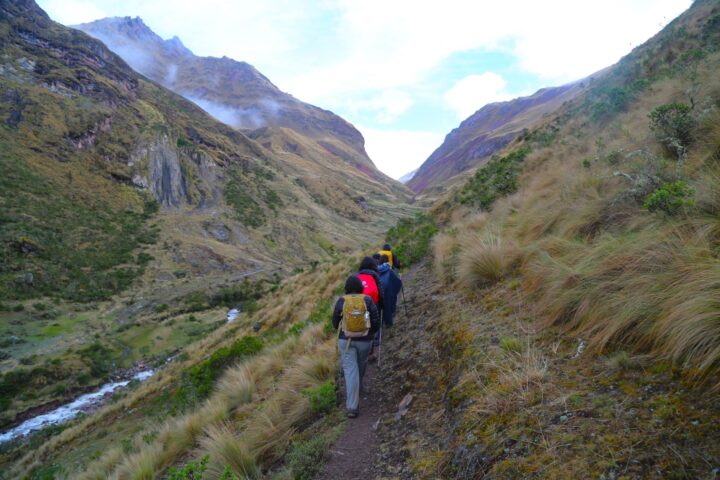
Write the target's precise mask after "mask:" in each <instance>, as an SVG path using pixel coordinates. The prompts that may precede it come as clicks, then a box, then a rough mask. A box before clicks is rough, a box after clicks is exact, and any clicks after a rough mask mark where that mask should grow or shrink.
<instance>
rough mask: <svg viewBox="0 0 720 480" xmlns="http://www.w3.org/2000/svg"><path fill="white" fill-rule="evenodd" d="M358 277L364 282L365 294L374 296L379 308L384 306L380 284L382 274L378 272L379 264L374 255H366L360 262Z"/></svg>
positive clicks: (373, 298)
mask: <svg viewBox="0 0 720 480" xmlns="http://www.w3.org/2000/svg"><path fill="white" fill-rule="evenodd" d="M357 275H358V277H359V278H360V280H361V281H362V282H363V287H364V288H365V290H364V292H363V293H365V295H368V296H369V297H370V298H372V300H373V302H374V303H375V305H377V307H378V309H380V310H382V308H383V292H382V287H381V285H380V275H379V274H378V264H377V262H376V261H375V260H374V259H373V258H372V257H365V258H363V259H362V261H361V262H360V268H358V273H357Z"/></svg>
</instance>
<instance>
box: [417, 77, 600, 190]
mask: <svg viewBox="0 0 720 480" xmlns="http://www.w3.org/2000/svg"><path fill="white" fill-rule="evenodd" d="M588 83H589V81H585V82H576V83H572V84H568V85H564V86H562V87H553V88H544V89H542V90H539V91H538V92H537V93H535V94H533V95H531V96H529V97H521V98H516V99H515V100H510V101H507V102H497V103H491V104H488V105H485V106H484V107H483V108H481V109H480V110H478V111H477V112H475V113H474V114H472V115H471V116H470V117H468V118H467V119H466V120H464V121H463V122H462V123H461V124H460V126H459V127H457V128H456V129H454V130H453V131H452V132H450V133H449V134H448V135H447V136H446V137H445V141H444V142H443V144H442V145H440V146H439V147H438V148H437V150H435V151H434V152H433V153H432V154H431V155H430V157H428V159H427V160H425V162H424V163H423V164H422V165H421V166H420V168H419V169H418V170H417V173H416V174H415V175H414V176H413V178H412V179H411V180H410V181H409V182H407V185H408V186H409V187H410V188H412V189H413V190H414V191H416V192H421V191H423V190H425V189H427V188H428V187H431V186H433V185H437V184H440V183H443V182H445V181H446V180H448V179H449V178H451V177H453V176H454V175H457V174H459V173H462V172H464V171H467V170H469V169H471V168H473V167H476V166H478V165H479V164H481V163H482V162H483V161H484V160H487V159H488V158H490V157H491V156H492V155H493V154H494V153H495V152H497V151H499V150H501V149H502V148H503V147H505V146H506V145H507V144H508V143H510V142H511V141H513V140H514V139H515V138H517V137H518V136H519V135H521V134H522V133H523V131H526V130H528V129H531V128H533V127H534V126H535V125H536V124H537V123H538V122H539V121H541V120H542V118H543V116H545V115H547V114H548V113H551V112H553V111H555V110H557V109H558V108H559V107H560V105H562V104H563V103H564V102H567V101H569V100H571V99H573V98H575V97H576V96H577V95H578V94H579V93H580V92H582V91H583V90H584V89H585V88H586V87H587V85H588Z"/></svg>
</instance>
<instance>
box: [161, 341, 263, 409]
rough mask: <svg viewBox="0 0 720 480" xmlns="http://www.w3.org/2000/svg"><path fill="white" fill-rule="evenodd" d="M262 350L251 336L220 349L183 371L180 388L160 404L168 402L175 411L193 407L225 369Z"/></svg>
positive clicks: (209, 390) (208, 392)
mask: <svg viewBox="0 0 720 480" xmlns="http://www.w3.org/2000/svg"><path fill="white" fill-rule="evenodd" d="M262 349H263V342H262V340H260V339H259V338H257V337H251V336H244V337H242V338H241V339H239V340H236V341H235V342H234V343H233V344H232V345H230V346H229V347H222V348H220V349H219V350H217V351H215V352H214V353H213V354H212V355H210V358H208V359H207V360H205V361H203V362H200V363H198V364H197V365H195V366H193V367H191V368H189V369H188V370H187V371H185V372H184V373H183V375H182V380H181V383H180V386H179V388H178V389H177V390H176V391H175V392H174V393H173V395H172V398H170V399H168V398H166V397H163V398H161V402H162V403H164V402H165V401H168V400H169V401H170V403H171V404H172V408H173V409H174V410H176V411H183V410H185V409H186V408H187V407H190V406H192V405H195V404H196V403H197V402H198V401H200V400H203V399H205V398H207V397H208V396H209V395H210V393H211V392H212V388H213V385H214V384H215V381H216V380H217V379H218V378H219V377H220V375H221V374H222V372H223V371H224V370H225V369H226V368H227V367H229V366H230V365H232V364H233V363H235V362H237V361H238V360H240V359H242V358H244V357H248V356H251V355H255V354H256V353H258V352H259V351H261V350H262Z"/></svg>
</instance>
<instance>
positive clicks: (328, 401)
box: [302, 380, 337, 415]
mask: <svg viewBox="0 0 720 480" xmlns="http://www.w3.org/2000/svg"><path fill="white" fill-rule="evenodd" d="M302 394H303V395H305V396H306V397H307V398H308V400H310V408H311V409H312V411H313V412H315V413H319V414H321V415H325V414H327V413H330V412H331V411H332V410H333V409H334V408H335V403H336V400H337V395H336V394H335V385H334V384H333V382H332V381H330V380H329V381H327V382H325V383H322V384H320V385H318V386H316V387H311V388H306V389H304V390H303V391H302Z"/></svg>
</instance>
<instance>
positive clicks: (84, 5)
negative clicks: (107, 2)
mask: <svg viewBox="0 0 720 480" xmlns="http://www.w3.org/2000/svg"><path fill="white" fill-rule="evenodd" d="M39 3H40V6H41V7H42V8H43V9H44V10H45V11H47V12H48V14H50V16H51V17H52V19H53V20H55V21H57V22H60V23H63V24H65V25H74V24H78V23H84V22H91V21H93V20H97V19H98V18H103V17H106V16H107V15H108V14H107V13H106V12H105V11H104V10H103V9H101V8H99V7H98V6H97V5H96V2H92V1H87V0H45V1H42V2H39Z"/></svg>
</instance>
